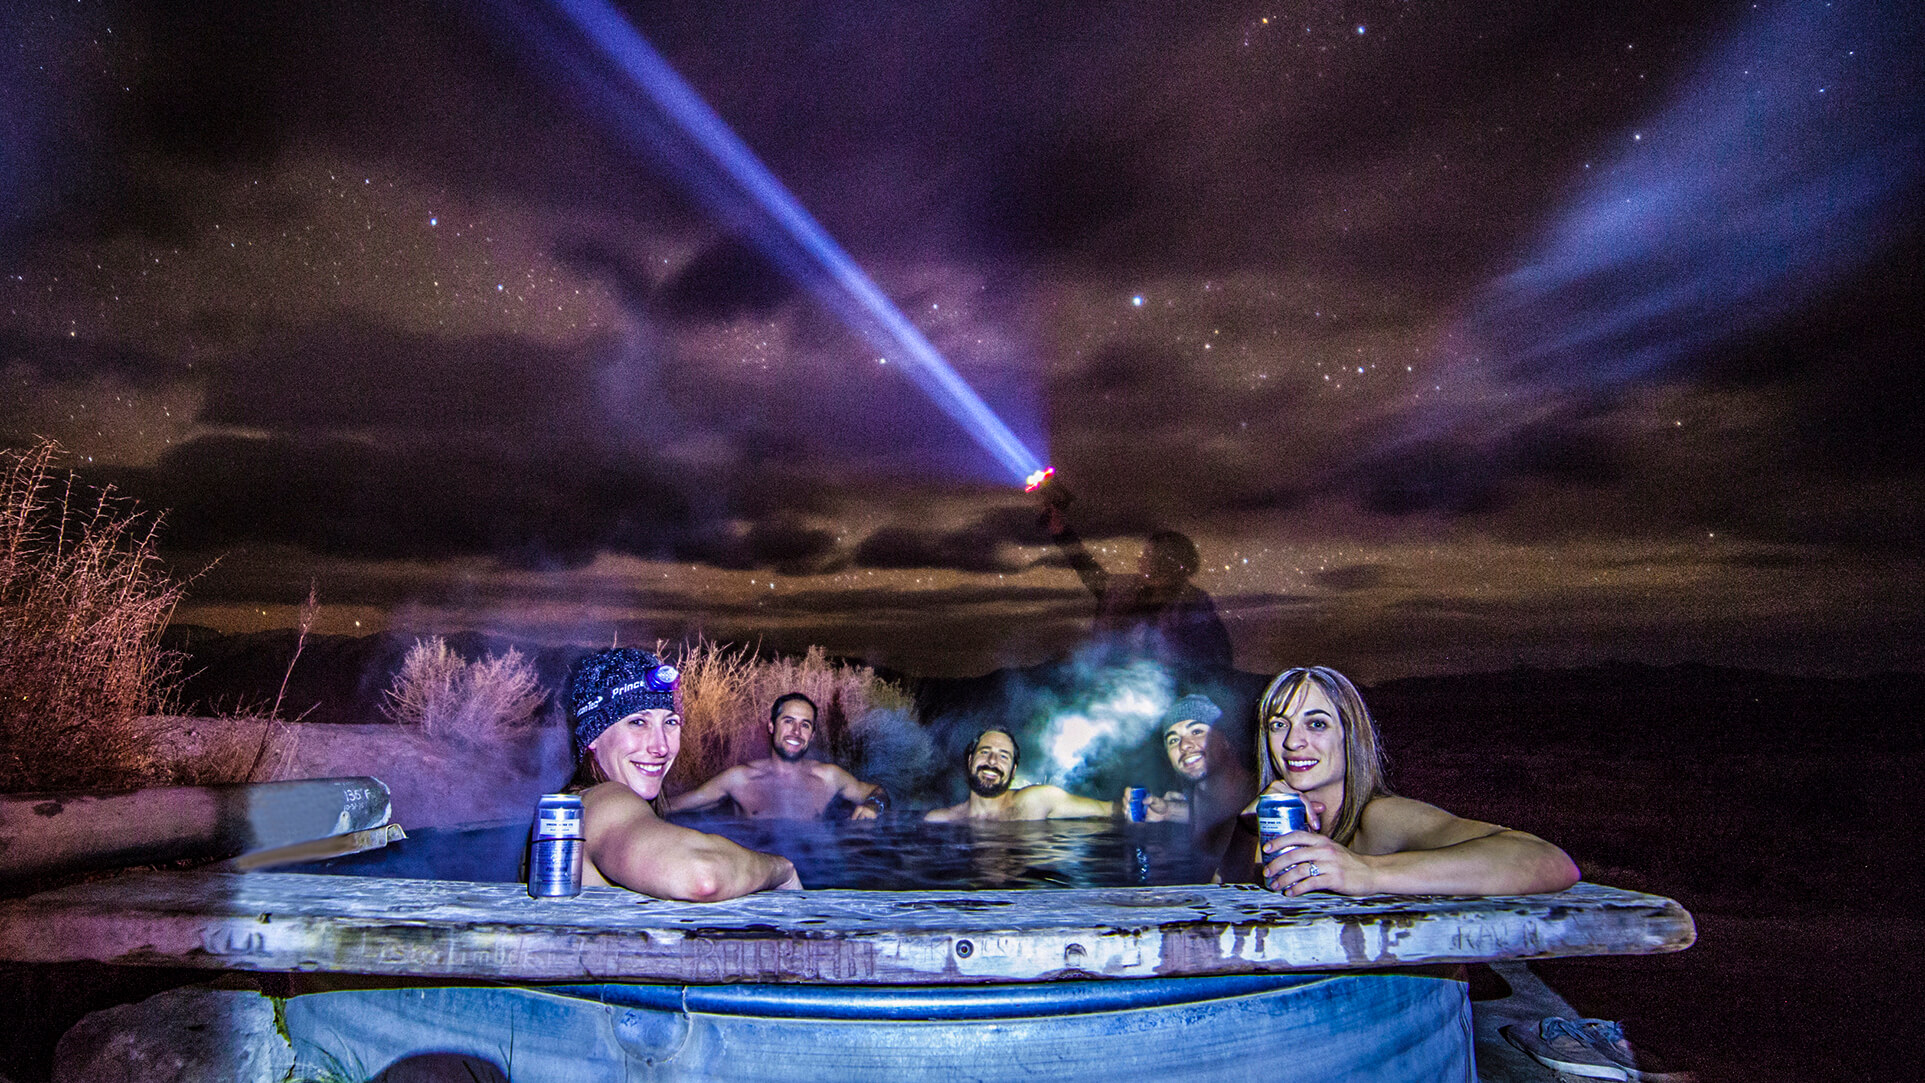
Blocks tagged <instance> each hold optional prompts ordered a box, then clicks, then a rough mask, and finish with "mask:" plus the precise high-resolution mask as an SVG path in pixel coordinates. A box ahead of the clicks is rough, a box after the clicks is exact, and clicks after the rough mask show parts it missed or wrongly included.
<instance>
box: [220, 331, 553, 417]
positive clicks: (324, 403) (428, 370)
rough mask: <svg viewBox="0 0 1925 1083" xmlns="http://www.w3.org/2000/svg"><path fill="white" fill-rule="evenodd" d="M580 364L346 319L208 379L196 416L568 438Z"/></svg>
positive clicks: (251, 353) (498, 340) (260, 349)
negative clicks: (545, 434)
mask: <svg viewBox="0 0 1925 1083" xmlns="http://www.w3.org/2000/svg"><path fill="white" fill-rule="evenodd" d="M589 363H590V362H589V359H588V358H587V357H584V356H583V354H582V352H581V351H580V350H578V349H556V348H553V347H546V346H542V345H540V344H537V343H534V342H531V341H529V340H526V339H521V338H509V337H505V336H498V335H493V336H484V337H479V338H465V339H457V338H448V337H444V336H437V335H425V334H410V333H406V332H401V331H397V330H395V329H393V328H388V327H380V326H374V325H369V324H362V323H353V322H343V323H337V324H334V325H331V326H328V327H325V328H306V329H302V330H300V331H293V330H287V331H282V332H278V333H276V334H275V335H273V336H272V337H270V338H268V339H267V340H265V341H263V342H262V343H261V344H260V345H259V346H256V347H255V348H253V349H251V350H248V351H247V352H246V353H244V354H242V355H240V356H238V357H236V358H234V359H232V360H229V361H224V362H221V363H218V364H216V365H212V366H203V371H206V372H208V373H209V374H210V375H211V377H212V378H211V380H210V381H209V384H208V389H207V405H206V409H205V412H204V413H203V415H202V419H203V420H204V421H206V422H208V423H210V424H215V425H238V426H250V427H259V428H265V429H271V430H274V431H279V432H286V431H296V430H303V431H330V430H341V429H361V428H380V427H384V426H402V427H406V428H407V429H408V431H409V432H410V433H412V434H414V435H415V436H417V437H421V436H427V435H431V434H436V433H439V434H446V435H451V436H462V435H465V434H469V433H475V432H490V433H497V434H499V433H504V432H512V431H514V430H517V429H523V428H527V429H537V428H539V429H542V430H545V431H547V432H550V433H556V432H567V431H568V430H569V429H570V428H572V427H573V426H571V425H570V424H569V423H568V422H569V419H571V418H578V417H580V416H581V415H582V414H583V413H584V411H585V406H586V404H585V403H584V402H583V401H582V398H583V395H582V391H583V389H584V386H585V385H586V384H587V382H588V380H587V376H588V373H587V371H586V370H587V368H588V365H589Z"/></svg>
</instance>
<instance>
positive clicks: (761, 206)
mask: <svg viewBox="0 0 1925 1083" xmlns="http://www.w3.org/2000/svg"><path fill="white" fill-rule="evenodd" d="M552 3H553V10H554V11H556V12H558V13H560V14H561V15H562V16H563V17H564V18H565V19H566V25H565V27H562V28H556V27H553V26H552V25H551V26H548V27H543V26H541V25H539V23H541V22H546V20H536V21H535V22H533V23H530V22H527V21H520V22H521V23H522V25H521V27H520V28H519V29H525V30H527V31H529V32H531V34H532V36H533V37H534V38H535V39H537V41H538V43H540V44H545V45H547V46H548V47H549V49H550V51H551V52H554V53H558V54H559V57H558V58H559V59H563V60H564V62H565V63H567V64H568V66H569V68H570V69H571V74H573V75H574V76H576V77H577V81H578V84H588V85H585V86H584V89H588V90H589V91H590V92H591V94H592V95H593V96H594V97H595V98H596V99H597V104H598V105H599V107H600V110H601V112H602V113H603V115H604V116H605V117H606V118H607V119H609V120H611V121H613V122H614V124H615V125H616V127H617V129H618V131H620V133H621V134H622V135H623V136H624V137H625V138H627V139H629V140H630V141H631V142H634V143H637V144H640V146H641V149H642V150H644V151H645V152H646V153H648V154H650V155H651V156H652V157H656V158H657V159H658V160H660V161H662V162H663V164H665V165H666V166H668V167H669V168H670V169H671V170H673V171H674V172H676V173H678V174H679V175H680V179H681V180H682V181H683V183H684V184H685V185H686V186H687V187H688V189H689V190H690V192H691V194H693V195H694V196H695V197H696V198H697V199H699V200H700V201H701V202H702V203H703V204H705V205H706V206H708V207H709V209H710V210H711V212H712V213H715V214H717V215H718V216H719V217H720V218H721V219H722V220H723V221H724V223H726V224H727V225H729V226H730V227H732V228H734V229H736V230H739V231H741V232H743V233H746V234H748V235H749V236H750V237H752V238H753V239H754V240H755V241H756V242H757V243H758V245H759V246H760V247H761V248H762V249H763V251H764V252H765V253H766V254H767V255H768V256H769V257H770V258H771V259H772V260H773V261H774V262H775V263H776V264H777V265H778V266H781V267H782V268H783V270H784V271H785V272H787V273H789V274H790V275H791V276H793V277H795V278H796V279H797V280H799V281H800V282H802V283H803V284H804V285H806V286H807V287H808V289H809V290H810V291H811V292H812V293H813V294H815V296H816V297H817V299H818V300H820V301H821V302H822V303H823V304H824V305H825V306H827V307H828V308H829V309H830V310H831V311H833V312H835V313H836V315H837V316H838V317H839V318H841V319H842V321H843V322H844V323H845V324H846V325H848V326H849V327H850V328H851V329H853V330H856V331H857V332H858V333H860V334H862V335H863V336H864V337H865V338H867V339H868V340H869V342H870V343H871V344H873V345H874V346H875V347H876V348H877V350H879V351H880V352H881V353H882V355H883V356H884V357H885V358H886V359H887V360H888V361H889V362H890V363H891V364H893V365H895V366H897V367H899V368H901V369H903V370H904V371H905V372H907V373H908V374H909V377H910V379H911V380H913V381H914V382H915V384H916V386H917V387H918V388H919V389H920V390H921V391H922V392H923V393H924V394H925V395H927V396H928V397H929V399H930V401H931V402H933V403H934V404H935V405H936V406H937V407H938V408H939V409H941V410H942V411H943V412H944V413H945V414H947V415H949V417H950V418H951V419H952V420H954V421H955V422H956V423H957V424H958V425H960V426H961V427H962V428H963V430H964V431H965V432H967V433H968V434H969V435H970V436H971V437H973V438H974V439H975V440H976V442H977V443H978V444H980V445H981V446H982V447H983V449H984V450H985V451H987V452H989V454H990V455H991V456H993V457H994V458H995V459H996V461H997V462H998V463H1000V464H1001V465H1002V466H1003V467H1004V468H1005V469H1007V470H1008V471H1009V473H1010V475H1011V476H1013V477H1014V478H1016V479H1019V480H1020V479H1022V478H1024V477H1026V476H1028V475H1029V474H1031V473H1033V472H1034V471H1036V470H1038V469H1040V468H1041V466H1042V462H1041V460H1040V459H1038V458H1037V456H1036V455H1035V454H1034V453H1033V452H1031V451H1030V450H1029V448H1028V447H1027V446H1025V445H1024V443H1023V442H1022V441H1021V440H1020V439H1018V438H1017V436H1016V434H1015V433H1014V432H1012V431H1010V429H1009V426H1007V425H1005V424H1004V423H1003V421H1002V419H1001V418H999V417H997V416H996V414H995V412H994V411H992V410H991V409H990V408H989V406H988V404H986V403H985V402H983V400H982V398H981V397H980V396H979V395H977V394H976V392H975V390H974V389H973V388H971V387H970V386H969V384H968V383H966V382H965V381H964V380H963V379H962V377H960V376H958V375H957V374H956V371H955V369H953V368H952V367H950V364H949V362H948V361H947V360H945V359H944V358H943V356H942V354H941V353H940V352H939V351H938V350H937V349H936V347H935V346H934V345H933V344H931V343H930V342H929V340H928V339H927V338H926V337H925V336H924V335H923V333H922V332H921V331H920V330H918V329H917V328H916V326H915V325H914V324H912V323H910V322H909V320H908V319H907V318H906V317H904V316H903V315H902V313H901V312H900V311H898V310H897V308H896V306H895V305H894V304H893V303H891V302H890V300H889V298H888V297H887V296H886V295H885V294H884V293H883V292H882V291H881V290H880V289H878V288H877V287H876V285H875V283H874V282H872V281H870V279H869V276H868V275H867V274H865V273H864V272H863V271H862V269H861V268H859V267H857V266H856V264H855V261H854V260H852V259H850V258H849V255H848V253H846V252H844V251H843V250H842V247H841V246H840V245H838V244H837V243H836V242H835V240H834V239H833V238H831V237H830V236H829V234H828V233H827V232H826V231H825V230H824V229H823V228H822V226H821V225H820V224H818V223H817V222H816V220H815V219H814V218H813V217H812V216H811V215H810V214H809V212H808V211H806V210H804V209H803V208H802V205H801V204H800V203H798V202H797V201H796V199H795V197H794V196H793V195H791V194H790V193H789V191H788V189H787V188H785V187H784V186H783V184H782V182H781V181H779V180H777V179H776V177H775V175H774V174H773V173H771V172H769V170H768V168H767V167H766V166H764V165H763V164H762V162H761V161H760V160H759V159H758V158H756V156H755V153H754V152H753V151H751V150H750V149H749V148H748V145H747V144H745V143H743V142H742V140H741V138H740V137H738V136H737V135H736V134H735V133H734V131H732V130H731V129H730V128H729V126H728V125H727V123H725V122H724V121H723V120H722V118H721V117H720V116H718V115H717V114H716V112H715V110H713V109H711V108H710V107H709V105H708V103H706V102H704V101H703V100H702V98H701V96H700V95H698V94H697V93H696V92H695V90H694V88H692V87H690V86H689V85H688V83H687V82H686V81H684V80H683V79H682V77H681V76H680V75H678V74H677V73H676V72H675V70H674V69H673V68H671V67H670V66H669V64H668V61H666V60H665V59H663V57H662V56H661V54H660V53H658V52H656V51H655V48H654V47H653V46H651V45H650V44H649V43H648V42H647V40H645V39H644V38H643V37H642V35H641V34H640V33H639V32H638V31H636V30H635V28H634V27H633V26H631V25H630V24H629V23H628V21H627V20H626V19H624V18H623V17H622V15H621V13H619V12H617V11H616V10H615V9H614V8H613V7H611V6H610V5H609V4H608V3H607V0H552ZM567 31H572V32H567ZM563 37H565V38H567V39H569V40H567V41H563V40H560V39H561V38H563ZM583 46H586V47H587V49H588V50H589V51H590V53H591V54H592V55H593V56H594V57H597V58H599V61H600V62H601V63H602V64H606V65H609V66H611V67H612V71H601V72H596V71H593V70H592V68H591V66H590V65H587V64H584V63H583V62H582V58H581V53H582V51H583V50H582V47H583ZM570 54H573V55H572V56H571V55H570ZM632 92H639V93H640V95H641V98H640V99H639V100H638V99H636V98H635V97H634V96H633V93H632Z"/></svg>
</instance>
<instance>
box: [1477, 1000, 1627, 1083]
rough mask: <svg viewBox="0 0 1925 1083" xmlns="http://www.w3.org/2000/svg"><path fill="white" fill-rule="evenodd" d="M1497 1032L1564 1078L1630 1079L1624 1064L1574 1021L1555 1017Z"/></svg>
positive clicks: (1518, 1024)
mask: <svg viewBox="0 0 1925 1083" xmlns="http://www.w3.org/2000/svg"><path fill="white" fill-rule="evenodd" d="M1500 1033H1502V1034H1503V1035H1504V1037H1505V1038H1506V1039H1508V1040H1509V1041H1510V1043H1511V1044H1512V1045H1514V1046H1516V1047H1517V1048H1519V1049H1522V1050H1523V1051H1524V1052H1526V1053H1529V1054H1530V1055H1531V1056H1533V1057H1536V1058H1537V1059H1538V1060H1540V1061H1542V1062H1543V1063H1544V1064H1545V1065H1547V1066H1549V1067H1550V1068H1552V1069H1555V1070H1556V1071H1560V1072H1563V1073H1565V1074H1566V1075H1575V1076H1584V1077H1585V1078H1587V1079H1615V1080H1628V1079H1630V1078H1631V1077H1630V1075H1629V1073H1627V1072H1626V1071H1625V1069H1624V1066H1623V1065H1620V1064H1618V1063H1617V1062H1616V1061H1614V1060H1612V1059H1611V1058H1610V1057H1608V1056H1606V1055H1605V1054H1604V1051H1603V1050H1601V1049H1599V1048H1598V1047H1597V1046H1595V1045H1592V1044H1591V1041H1590V1039H1589V1038H1588V1037H1587V1036H1586V1035H1585V1032H1584V1031H1583V1030H1582V1029H1580V1028H1579V1026H1578V1023H1577V1021H1573V1020H1570V1019H1565V1018H1563V1017H1561V1016H1556V1015H1554V1016H1551V1017H1550V1018H1549V1019H1541V1020H1539V1021H1538V1024H1537V1025H1536V1026H1534V1027H1533V1026H1531V1025H1529V1024H1527V1023H1512V1024H1511V1025H1510V1026H1507V1027H1503V1028H1501V1030H1500ZM1626 1048H1629V1047H1628V1046H1627V1047H1626Z"/></svg>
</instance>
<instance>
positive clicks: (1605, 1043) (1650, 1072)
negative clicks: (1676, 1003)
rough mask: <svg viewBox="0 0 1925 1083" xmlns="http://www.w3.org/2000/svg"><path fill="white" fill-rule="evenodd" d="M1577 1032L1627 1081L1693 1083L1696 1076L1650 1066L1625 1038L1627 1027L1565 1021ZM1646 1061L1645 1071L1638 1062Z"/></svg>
mask: <svg viewBox="0 0 1925 1083" xmlns="http://www.w3.org/2000/svg"><path fill="white" fill-rule="evenodd" d="M1566 1022H1568V1023H1570V1024H1571V1025H1572V1026H1573V1027H1575V1028H1576V1029H1577V1032H1578V1033H1579V1034H1582V1035H1583V1036H1584V1039H1585V1040H1586V1041H1588V1042H1590V1043H1591V1048H1593V1049H1596V1050H1597V1051H1598V1052H1600V1053H1602V1054H1604V1055H1605V1056H1606V1057H1609V1058H1610V1059H1611V1062H1612V1063H1613V1064H1616V1065H1617V1066H1618V1067H1620V1068H1622V1069H1624V1076H1625V1078H1626V1079H1631V1080H1638V1081H1641V1083H1690V1081H1694V1080H1696V1079H1697V1076H1695V1075H1693V1074H1692V1073H1690V1072H1666V1071H1659V1070H1658V1069H1657V1068H1656V1067H1654V1066H1653V1065H1651V1064H1650V1062H1649V1058H1640V1057H1639V1056H1638V1055H1637V1054H1636V1053H1635V1052H1633V1051H1632V1049H1631V1043H1630V1042H1628V1041H1626V1040H1625V1038H1624V1025H1623V1024H1622V1023H1619V1022H1617V1021H1616V1020H1613V1019H1570V1020H1566ZM1640 1059H1643V1060H1645V1066H1644V1067H1643V1068H1640V1067H1638V1061H1639V1060H1640Z"/></svg>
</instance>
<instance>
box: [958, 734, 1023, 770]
mask: <svg viewBox="0 0 1925 1083" xmlns="http://www.w3.org/2000/svg"><path fill="white" fill-rule="evenodd" d="M992 733H1000V734H1002V735H1003V736H1004V737H1007V738H1009V747H1010V749H1011V751H1010V754H1009V769H1010V771H1012V772H1014V771H1015V770H1016V768H1017V767H1018V766H1019V765H1020V764H1021V763H1022V762H1023V743H1022V742H1021V741H1018V740H1017V739H1016V735H1015V734H1013V733H1011V732H1009V731H1008V730H1006V729H1004V728H1002V727H1001V726H991V727H989V728H988V729H986V730H983V731H982V732H981V733H978V734H976V736H975V738H974V739H972V740H971V741H970V742H969V747H968V748H965V749H964V750H963V766H964V767H965V768H966V767H968V766H969V758H970V757H971V756H974V755H975V754H976V749H978V748H980V747H981V746H982V743H983V738H985V737H987V736H989V735H990V734H992Z"/></svg>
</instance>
